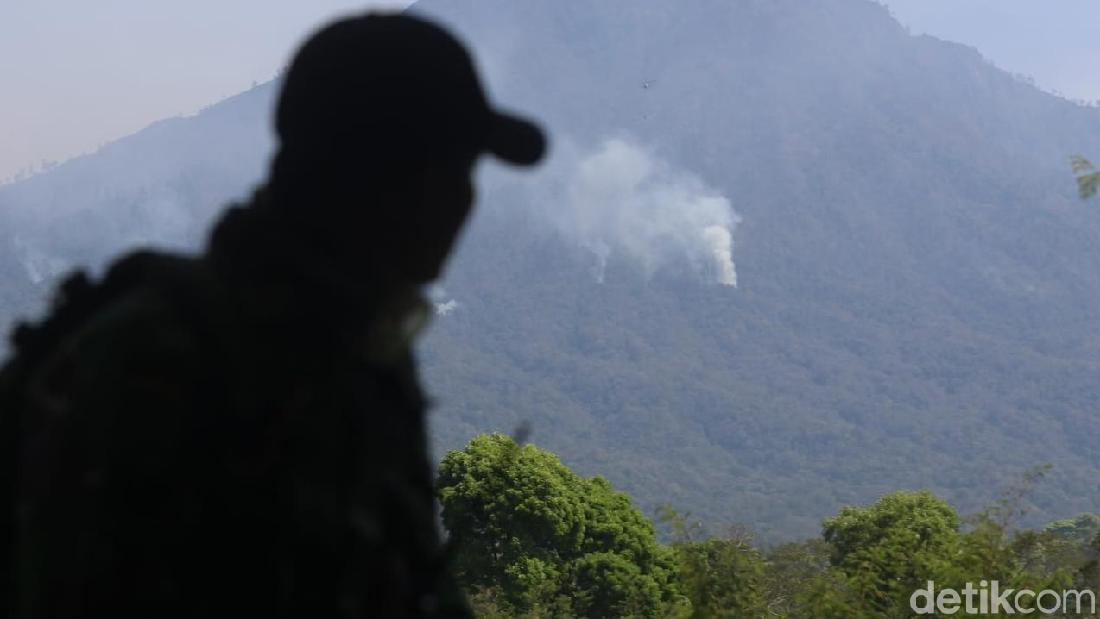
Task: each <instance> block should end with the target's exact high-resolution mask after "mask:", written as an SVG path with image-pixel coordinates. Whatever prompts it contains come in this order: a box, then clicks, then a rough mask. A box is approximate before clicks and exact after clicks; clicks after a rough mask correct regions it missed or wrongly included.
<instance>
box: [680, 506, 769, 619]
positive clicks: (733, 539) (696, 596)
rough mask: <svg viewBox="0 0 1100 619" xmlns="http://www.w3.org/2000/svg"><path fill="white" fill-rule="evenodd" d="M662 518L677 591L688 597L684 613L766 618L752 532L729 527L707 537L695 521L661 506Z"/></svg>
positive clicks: (700, 618)
mask: <svg viewBox="0 0 1100 619" xmlns="http://www.w3.org/2000/svg"><path fill="white" fill-rule="evenodd" d="M659 515H660V518H661V521H662V522H663V523H664V524H665V525H666V526H667V527H668V528H669V533H670V535H671V538H672V549H673V551H674V552H675V554H676V558H677V560H678V562H679V565H680V570H679V575H680V590H681V591H682V592H683V593H684V595H686V596H687V598H688V600H690V602H691V607H690V611H689V612H688V613H687V616H690V617H692V618H693V619H712V618H719V617H743V618H745V619H751V618H753V617H765V616H767V615H768V613H767V605H766V602H765V598H764V585H763V578H764V560H763V557H762V556H761V554H760V551H759V550H757V549H756V548H755V547H753V544H752V541H753V540H752V535H751V534H749V533H748V531H746V530H744V529H740V528H737V527H731V528H730V530H729V531H728V533H727V534H726V535H724V536H721V537H710V536H707V535H706V534H705V532H704V530H703V526H702V524H701V523H699V522H691V521H689V520H688V518H687V516H685V515H683V514H680V513H678V512H676V510H674V509H673V508H672V507H670V506H664V507H662V508H661V510H660V512H659Z"/></svg>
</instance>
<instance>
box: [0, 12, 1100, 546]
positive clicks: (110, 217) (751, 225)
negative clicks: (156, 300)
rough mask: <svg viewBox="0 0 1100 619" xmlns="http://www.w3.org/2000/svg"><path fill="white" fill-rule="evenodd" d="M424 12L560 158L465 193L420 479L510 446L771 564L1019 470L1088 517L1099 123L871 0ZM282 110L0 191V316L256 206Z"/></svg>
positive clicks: (238, 106)
mask: <svg viewBox="0 0 1100 619" xmlns="http://www.w3.org/2000/svg"><path fill="white" fill-rule="evenodd" d="M414 10H417V11H420V12H422V13H425V14H430V15H434V16H437V17H439V18H440V19H443V20H444V21H446V22H447V23H448V24H451V25H452V26H453V27H454V28H455V29H456V30H457V31H459V32H460V33H462V34H464V35H465V36H466V37H467V38H469V39H470V40H471V42H472V43H473V46H474V47H475V48H476V50H477V52H478V55H479V58H480V59H481V64H482V65H483V68H484V69H485V71H486V73H487V81H488V82H490V84H491V85H492V94H493V96H494V98H495V99H496V100H498V101H500V102H502V103H504V104H507V105H508V106H509V107H512V108H515V109H517V110H522V111H525V112H530V113H531V114H532V115H533V116H535V117H537V118H540V119H541V120H543V121H544V122H545V124H546V125H547V127H548V128H549V129H550V131H551V134H552V138H553V142H554V144H553V146H554V148H553V153H552V157H551V160H550V161H549V162H548V164H547V165H546V166H545V167H544V168H542V169H540V170H539V171H536V172H534V173H512V172H510V171H502V170H501V169H500V168H499V167H496V166H489V165H486V166H485V167H484V169H483V170H482V172H483V173H482V175H481V179H480V181H481V182H480V185H481V192H480V193H481V206H482V208H481V210H480V212H479V213H478V214H477V215H476V217H475V219H474V221H473V223H472V225H471V227H470V229H469V230H468V231H467V234H466V237H465V239H464V242H463V245H462V247H461V249H460V252H459V254H458V255H457V257H456V260H455V262H454V263H453V265H452V268H451V269H450V272H449V274H448V277H447V279H446V281H445V282H443V285H442V288H441V289H438V290H435V291H434V292H433V294H434V295H435V297H436V299H437V301H438V302H439V303H440V305H441V308H443V309H442V310H441V314H440V316H439V317H438V319H437V320H436V322H435V324H434V326H433V327H432V330H431V333H430V335H429V337H428V339H427V341H426V343H425V346H424V348H423V354H422V357H423V360H424V362H425V375H426V381H427V383H428V386H429V389H430V391H431V392H432V393H433V394H435V396H436V398H437V400H438V406H437V409H436V413H435V415H434V417H433V427H434V432H435V435H436V440H437V445H438V447H439V448H440V449H445V448H446V449H449V448H454V447H458V446H460V445H461V444H463V443H464V442H465V441H466V440H467V439H468V438H469V437H471V436H472V435H473V434H475V433H477V432H484V431H493V430H500V431H510V430H512V429H514V428H516V427H518V426H520V425H521V424H523V423H525V422H526V423H528V424H529V425H530V427H531V429H532V431H533V433H534V438H535V440H536V441H537V442H538V443H539V444H540V445H541V446H543V447H546V448H548V449H551V450H553V451H555V452H557V453H560V454H561V455H562V457H563V459H564V460H565V461H566V462H567V463H568V464H569V465H570V466H573V467H575V468H576V469H577V470H578V471H580V472H582V473H584V474H591V473H601V474H606V475H607V476H608V477H610V478H611V479H612V481H613V482H614V483H615V485H616V486H617V487H620V488H622V489H624V490H627V491H629V492H630V493H632V494H633V495H634V496H635V497H637V498H638V499H639V500H640V502H641V503H642V504H643V505H646V506H653V505H655V504H656V503H659V502H666V501H667V502H672V503H674V504H675V505H677V506H678V507H679V508H681V509H685V510H690V511H692V512H694V513H695V514H696V515H698V516H701V517H703V518H705V519H706V520H708V521H710V522H712V523H716V524H720V523H722V522H728V521H738V522H744V523H747V524H751V525H753V526H754V527H756V528H757V529H758V530H759V531H760V532H761V533H762V534H763V535H764V536H765V538H766V539H773V540H774V539H780V538H788V537H793V536H801V535H812V534H814V533H816V532H817V528H818V525H819V522H820V518H821V517H823V516H825V515H828V514H832V513H835V511H836V509H837V506H838V505H840V504H842V503H850V502H859V503H867V502H870V501H871V500H873V499H874V498H875V497H877V496H879V495H881V494H883V493H885V492H888V491H892V490H895V489H899V488H918V487H929V488H931V489H933V490H934V491H936V492H937V493H939V494H941V495H943V496H945V497H946V498H948V499H949V500H951V501H952V502H953V503H955V504H956V505H959V506H960V507H961V508H962V509H963V510H964V511H965V510H967V509H970V508H973V507H977V506H979V505H981V504H982V503H984V502H985V501H987V500H988V499H989V498H990V497H991V496H992V495H993V494H994V493H995V492H996V491H997V490H998V489H999V488H1000V487H1001V486H1002V485H1003V484H1005V483H1007V482H1008V481H1009V480H1011V479H1012V478H1014V477H1015V476H1016V475H1018V474H1019V473H1020V472H1021V471H1022V470H1024V469H1025V468H1028V467H1030V466H1032V465H1034V464H1037V463H1041V462H1051V463H1054V464H1055V466H1056V468H1055V470H1054V472H1053V473H1052V474H1051V475H1050V477H1049V479H1048V481H1046V482H1044V485H1042V486H1040V488H1039V491H1038V492H1037V494H1036V497H1035V501H1036V504H1037V507H1038V510H1037V511H1036V512H1035V518H1036V520H1041V519H1052V518H1055V517H1063V516H1068V515H1072V514H1074V513H1077V512H1079V511H1085V510H1096V509H1100V487H1098V480H1100V461H1098V458H1097V457H1096V456H1095V455H1094V454H1093V449H1092V447H1093V446H1094V445H1096V444H1098V439H1100V419H1098V416H1097V412H1096V410H1097V406H1098V404H1100V371H1098V370H1100V243H1098V241H1100V210H1098V209H1097V207H1096V206H1095V205H1092V204H1088V203H1082V202H1081V201H1079V200H1078V199H1077V198H1076V197H1075V195H1074V185H1073V180H1072V177H1071V175H1070V173H1069V169H1068V164H1067V158H1068V156H1069V155H1070V154H1072V153H1075V152H1084V153H1086V154H1090V153H1097V152H1100V111H1098V110H1095V109H1089V108H1083V107H1079V106H1077V105H1075V104H1073V103H1070V102H1067V101H1064V100H1061V99H1059V98H1057V97H1054V96H1051V95H1048V94H1045V93H1042V92H1040V91H1038V90H1036V89H1035V88H1033V87H1031V86H1029V85H1027V84H1025V83H1022V82H1020V81H1018V80H1016V79H1014V78H1012V77H1011V76H1009V75H1008V74H1006V73H1004V72H1003V71H1000V70H998V69H997V68H995V67H993V66H991V65H990V64H988V63H986V62H985V61H983V59H982V58H981V56H980V55H979V54H978V53H977V52H976V51H974V50H972V49H969V48H966V47H963V46H960V45H956V44H951V43H945V42H943V41H939V40H935V39H932V38H928V37H914V36H910V35H909V34H908V33H907V32H905V31H904V29H903V28H902V27H901V26H899V25H898V24H897V23H896V22H895V21H894V20H893V19H892V18H891V17H890V16H889V14H888V13H887V11H886V9H884V8H882V7H880V6H879V5H877V4H874V3H872V2H868V1H866V0H766V1H765V0H739V1H736V2H727V1H724V0H723V1H719V0H698V1H693V2H689V3H678V4H673V3H668V2H657V1H656V0H646V1H642V2H638V1H627V0H607V1H602V0H601V1H600V2H584V3H581V2H568V3H561V2H551V1H549V0H538V1H535V0H532V1H531V2H522V3H516V2H509V1H507V0H446V1H444V0H421V2H419V3H417V5H415V6H414ZM272 92H273V86H272V85H264V86H261V87H258V88H256V89H253V90H252V91H249V92H248V93H244V94H243V95H241V96H239V97H236V98H234V99H231V100H227V101H225V102H222V103H220V104H218V105H215V106H212V107H211V108H210V109H208V110H206V111H204V112H203V113H201V114H199V115H197V116H196V117H193V118H186V119H174V120H171V121H166V122H164V123H161V124H159V125H155V126H153V127H150V128H149V129H147V130H145V131H144V132H141V133H139V134H137V135H135V136H131V137H129V138H126V139H124V140H121V141H119V142H117V143H115V144H113V145H110V146H108V147H106V148H105V149H103V150H102V151H101V152H100V153H97V154H95V155H93V156H89V157H84V158H81V159H78V160H74V161H72V162H69V163H67V164H64V165H62V166H59V167H57V168H55V169H53V170H51V171H49V172H47V173H45V174H42V175H40V176H37V177H35V178H32V179H30V180H28V181H24V182H21V183H18V184H15V185H11V186H7V187H3V188H0V214H2V215H0V216H2V217H3V220H4V227H3V233H2V234H3V236H4V237H5V238H0V250H2V251H5V252H8V254H7V256H6V257H5V258H4V260H2V261H0V269H2V270H3V273H4V275H5V278H4V280H3V281H4V286H3V287H2V289H0V302H3V303H4V304H5V307H4V308H2V309H3V310H4V311H6V312H7V313H8V314H9V315H10V314H11V313H12V312H14V311H16V309H23V308H29V307H33V305H32V304H31V302H30V299H33V298H34V297H35V295H40V294H42V284H37V285H35V284H34V281H35V280H38V281H43V282H45V281H48V280H49V277H50V275H51V274H53V273H56V272H57V271H59V270H61V269H62V268H64V267H65V266H67V265H69V264H74V263H82V262H92V263H95V262H97V261H100V260H102V257H103V256H105V255H107V254H108V253H110V252H111V251H114V250H115V249H117V248H119V247H121V246H123V245H125V244H129V243H133V242H153V243H168V244H170V245H173V246H187V245H189V244H194V243H195V242H197V240H198V239H199V238H201V230H202V228H203V226H204V225H205V223H206V222H208V221H209V219H210V217H212V216H213V214H214V210H213V208H214V207H217V206H220V205H222V204H224V201H225V200H226V199H228V198H230V197H231V196H240V195H244V193H245V192H246V190H247V188H248V187H249V185H250V183H252V182H255V180H256V179H258V178H259V177H260V175H261V173H262V169H263V165H264V162H265V160H266V159H265V157H266V149H267V148H269V145H270V142H269V138H268V137H267V133H266V127H267V125H268V113H269V106H270V97H271V94H272ZM730 241H731V242H732V246H731V245H730V244H729V242H730ZM730 250H732V255H730V254H729V251H730ZM730 258H732V263H731V262H730ZM734 282H736V284H737V285H736V287H735V286H732V285H730V284H733V283H734Z"/></svg>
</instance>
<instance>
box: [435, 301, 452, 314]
mask: <svg viewBox="0 0 1100 619" xmlns="http://www.w3.org/2000/svg"><path fill="white" fill-rule="evenodd" d="M456 309H458V301H455V300H454V299H451V300H449V301H446V302H444V303H436V304H435V313H436V315H437V316H446V315H448V314H450V313H451V312H453V311H455V310H456Z"/></svg>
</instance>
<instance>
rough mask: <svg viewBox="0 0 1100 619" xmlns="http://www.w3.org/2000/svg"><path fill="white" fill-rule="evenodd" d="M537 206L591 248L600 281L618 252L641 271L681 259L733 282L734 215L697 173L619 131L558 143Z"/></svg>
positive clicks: (736, 219) (727, 283)
mask: <svg viewBox="0 0 1100 619" xmlns="http://www.w3.org/2000/svg"><path fill="white" fill-rule="evenodd" d="M556 150H557V153H556V154H555V156H554V157H553V159H552V160H551V162H550V163H549V169H548V170H547V174H546V178H547V179H548V182H549V183H550V184H551V187H550V188H549V190H548V191H546V193H547V194H548V195H547V196H546V203H545V204H543V205H541V206H540V208H539V210H540V211H541V212H542V213H544V214H546V216H548V217H550V218H551V220H552V221H553V222H554V224H555V225H556V226H557V227H558V228H559V229H560V230H561V231H562V232H563V233H564V234H565V235H566V236H567V237H569V238H571V239H573V240H575V241H576V242H578V243H579V244H580V245H581V246H583V247H585V248H587V249H588V250H589V251H591V252H592V253H593V256H594V259H595V261H596V264H595V266H594V267H593V273H594V276H595V278H596V281H598V282H602V281H603V279H604V276H605V268H606V266H607V262H608V259H609V258H610V257H612V256H615V257H619V256H622V257H625V258H627V259H629V260H630V261H631V262H632V263H635V264H637V265H639V266H640V267H641V268H642V269H643V270H644V272H645V273H646V274H647V275H649V274H652V273H653V272H655V271H656V270H658V269H660V268H662V267H663V266H666V265H669V264H672V263H675V262H683V261H686V262H687V263H688V264H690V265H692V267H693V268H694V269H695V270H696V271H697V272H698V273H700V274H701V275H702V276H704V277H706V278H707V279H712V280H713V281H717V283H719V284H721V285H724V286H733V287H735V286H737V270H736V267H735V265H734V262H733V248H734V247H733V232H734V230H735V229H736V227H737V224H738V223H739V222H740V221H741V218H740V217H739V216H738V215H737V213H735V212H734V211H733V208H732V207H731V206H730V202H729V200H728V199H727V198H726V197H725V196H723V195H721V194H720V193H719V192H717V191H716V190H714V189H712V188H710V187H708V186H707V185H706V184H705V183H704V182H703V181H702V180H700V179H699V178H698V177H697V176H695V175H693V174H691V173H690V172H688V171H685V170H682V169H678V168H676V167H674V166H672V165H670V164H669V163H667V162H665V161H663V160H661V159H660V158H658V157H657V156H656V155H654V154H653V153H652V152H650V151H649V150H647V149H645V148H644V147H642V146H639V145H637V144H635V143H633V142H632V141H630V140H627V139H623V138H610V139H606V140H604V141H603V142H602V143H600V144H599V145H598V146H597V147H596V148H594V149H592V150H590V151H587V152H583V151H581V150H579V149H577V148H576V147H575V146H573V145H571V144H570V143H568V142H567V141H566V143H565V144H560V143H559V144H558V145H557V147H556Z"/></svg>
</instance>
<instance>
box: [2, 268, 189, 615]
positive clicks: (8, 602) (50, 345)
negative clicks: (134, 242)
mask: <svg viewBox="0 0 1100 619" xmlns="http://www.w3.org/2000/svg"><path fill="white" fill-rule="evenodd" d="M199 266H200V263H199V261H198V260H195V259H191V258H185V257H180V256H172V255H168V254H161V253H156V252H152V251H138V252H134V253H132V254H129V255H127V256H125V257H123V258H121V259H119V260H118V261H117V262H115V263H114V264H113V265H112V266H111V268H110V269H109V270H108V272H107V273H106V275H104V277H103V278H102V279H101V280H100V281H97V282H93V281H92V280H91V279H90V278H89V276H88V274H87V273H86V272H85V271H76V272H74V273H72V274H71V275H69V276H68V277H67V278H66V279H65V280H64V281H63V282H62V283H61V284H60V286H59V287H58V289H57V296H56V297H55V298H54V300H53V303H52V305H51V308H50V311H49V314H48V315H47V317H45V318H44V319H42V320H41V321H39V322H37V323H33V324H32V323H29V322H21V323H19V324H18V325H17V326H16V327H15V328H14V330H13V331H12V335H11V344H12V352H11V356H10V357H9V359H8V360H7V362H6V363H5V364H4V366H3V368H2V369H0V557H2V559H0V619H8V618H10V617H15V616H16V614H17V612H18V609H19V607H20V606H19V604H20V602H19V600H18V594H19V566H18V565H17V546H16V545H17V543H18V539H17V531H18V528H19V521H18V518H19V515H18V509H19V506H18V504H17V502H18V497H19V480H20V467H21V457H22V452H23V429H24V420H25V415H27V414H28V412H29V411H27V407H28V401H27V397H26V395H27V386H28V383H29V381H30V380H31V378H32V376H33V375H34V373H35V371H36V370H38V369H39V368H40V367H41V364H42V363H43V362H45V361H46V360H47V359H48V358H49V356H50V355H51V353H53V352H55V351H56V350H57V347H58V346H59V345H60V344H61V343H62V342H64V341H65V340H66V339H67V338H68V337H70V336H72V335H74V334H75V333H77V332H78V331H79V330H80V329H81V328H82V327H83V326H85V325H86V324H87V323H88V321H89V320H90V319H91V318H92V317H93V316H95V315H96V314H97V313H98V312H99V311H101V310H102V309H103V308H105V307H107V306H109V305H110V304H111V303H112V302H114V301H116V300H118V299H120V298H122V297H123V296H125V295H126V294H128V293H130V292H132V291H135V290H137V289H139V288H142V287H149V286H151V287H155V288H156V289H158V290H159V291H161V292H164V293H167V294H168V295H169V298H171V299H172V300H173V301H177V302H179V303H181V306H182V307H183V308H184V311H185V316H187V317H188V318H190V317H192V316H197V315H198V312H199V311H200V310H199V308H198V305H197V302H199V300H201V299H203V297H204V295H203V294H201V293H200V290H201V288H202V286H200V285H199V283H200V279H201V275H200V273H201V269H200V268H199ZM196 293H200V294H196Z"/></svg>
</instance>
